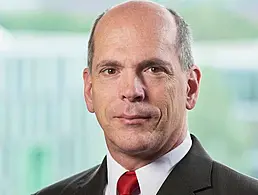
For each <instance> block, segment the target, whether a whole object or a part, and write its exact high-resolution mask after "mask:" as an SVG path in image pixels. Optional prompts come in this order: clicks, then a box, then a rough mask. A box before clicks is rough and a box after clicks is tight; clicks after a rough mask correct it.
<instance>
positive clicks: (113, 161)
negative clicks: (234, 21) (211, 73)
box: [37, 1, 258, 195]
mask: <svg viewBox="0 0 258 195" xmlns="http://www.w3.org/2000/svg"><path fill="white" fill-rule="evenodd" d="M88 52H89V53H88V66H89V67H88V68H86V69H85V70H84V73H83V78H84V84H85V87H84V92H85V93H84V95H85V100H86V104H87V108H88V110H89V111H90V112H92V113H95V114H96V117H97V119H98V122H99V124H100V125H101V127H102V129H103V131H104V136H105V140H106V144H107V147H108V154H107V157H105V158H104V160H103V162H102V164H101V165H99V166H96V167H94V168H92V169H90V170H87V171H85V172H83V173H79V174H77V175H75V176H73V177H71V178H68V179H66V180H63V181H61V182H59V183H57V184H54V185H52V186H50V187H47V188H45V189H43V190H42V191H40V192H38V193H37V194H38V195H101V194H105V195H116V194H120V195H125V194H126V195H129V194H130V195H135V194H141V195H154V194H158V195H170V194H176V195H190V194H191V195H193V194H198V195H212V194H213V195H230V194H232V195H236V194H238V195H247V194H248V195H255V194H258V181H257V180H255V179H252V178H249V177H247V176H244V175H241V174H240V173H237V172H235V171H233V170H231V169H229V168H228V167H226V166H224V165H221V164H219V163H217V162H215V161H213V160H212V159H211V158H210V157H209V156H208V154H207V153H206V152H205V150H204V149H203V148H202V146H201V145H200V143H199V141H198V140H197V138H196V137H194V136H193V135H190V133H189V132H188V127H187V110H191V109H193V108H194V106H195V104H196V101H197V98H198V92H199V88H200V78H201V72H200V69H199V67H198V66H196V65H195V64H194V62H193V58H192V53H191V45H190V33H189V29H188V26H187V24H186V23H185V22H184V20H183V19H182V18H181V17H179V16H178V14H177V13H176V12H174V11H172V10H168V9H166V8H164V7H162V6H160V5H158V4H155V3H152V2H146V1H130V2H126V3H123V4H120V5H118V6H115V7H113V8H112V9H110V10H109V11H107V12H105V13H104V14H102V15H101V16H100V17H99V18H98V19H97V20H96V22H95V24H94V27H93V30H92V34H91V37H90V40H89V50H88Z"/></svg>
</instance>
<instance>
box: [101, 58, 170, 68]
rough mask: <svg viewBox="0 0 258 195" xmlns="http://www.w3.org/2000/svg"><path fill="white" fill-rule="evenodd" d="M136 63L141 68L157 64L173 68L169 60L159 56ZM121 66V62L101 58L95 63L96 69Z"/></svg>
mask: <svg viewBox="0 0 258 195" xmlns="http://www.w3.org/2000/svg"><path fill="white" fill-rule="evenodd" d="M137 65H138V66H139V67H141V68H146V67H149V66H153V65H158V66H166V67H168V68H169V69H173V67H172V65H171V63H170V62H168V61H164V60H161V59H159V58H149V59H146V60H143V61H141V62H139V63H138V64H137ZM121 66H122V64H121V63H120V62H119V61H117V60H103V61H101V62H99V63H98V64H97V66H96V69H97V70H98V69H99V68H101V67H121Z"/></svg>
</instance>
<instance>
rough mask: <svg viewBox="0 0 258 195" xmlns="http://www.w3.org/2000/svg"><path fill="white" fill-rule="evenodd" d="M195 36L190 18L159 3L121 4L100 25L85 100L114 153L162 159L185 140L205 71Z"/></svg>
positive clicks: (93, 37) (87, 73) (91, 48)
mask: <svg viewBox="0 0 258 195" xmlns="http://www.w3.org/2000/svg"><path fill="white" fill-rule="evenodd" d="M189 39H190V35H189V30H188V27H187V25H186V23H185V22H184V21H183V19H182V18H180V17H179V16H178V15H177V14H176V13H175V12H174V11H172V10H170V11H168V10H167V9H166V8H164V7H161V6H160V5H158V4H155V3H151V2H145V1H131V2H126V3H123V4H120V5H118V6H116V7H113V8H112V9H110V10H109V11H107V12H106V13H105V14H103V15H102V16H101V17H100V18H99V19H98V20H97V22H96V23H95V27H94V28H93V31H92V35H91V39H90V41H89V56H88V63H89V68H86V69H85V70H84V82H85V100H86V103H87V107H88V110H89V111H90V112H95V114H96V116H97V119H98V121H99V123H100V125H101V127H102V128H103V130H104V134H105V139H106V142H107V146H108V148H109V151H110V152H111V154H112V155H113V157H114V158H116V159H118V158H122V157H121V156H123V155H124V156H131V157H135V158H141V159H145V160H146V159H155V158H157V157H159V156H160V155H162V154H164V153H166V152H168V151H169V150H170V149H172V148H173V147H176V146H177V145H178V144H180V143H181V142H182V140H183V139H184V136H185V134H186V130H187V124H186V115H187V114H186V110H187V109H192V108H193V107H194V106H195V103H196V100H197V97H198V90H199V81H200V76H201V73H200V71H199V68H198V67H197V66H195V65H194V64H193V59H192V54H191V47H190V40H189ZM120 160H121V159H120Z"/></svg>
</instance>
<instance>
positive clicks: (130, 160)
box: [109, 130, 187, 171]
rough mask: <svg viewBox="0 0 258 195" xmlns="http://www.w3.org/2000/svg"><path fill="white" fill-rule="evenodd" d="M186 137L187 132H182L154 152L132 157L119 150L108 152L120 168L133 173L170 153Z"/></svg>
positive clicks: (141, 153)
mask: <svg viewBox="0 0 258 195" xmlns="http://www.w3.org/2000/svg"><path fill="white" fill-rule="evenodd" d="M186 135H187V130H185V131H182V133H180V134H179V135H178V136H177V138H176V139H175V138H174V139H169V140H168V141H167V144H165V145H164V146H163V147H161V148H160V149H159V150H157V151H156V152H153V150H150V151H149V152H145V151H144V152H140V153H137V154H133V155H132V154H128V153H125V152H122V151H119V150H111V149H110V148H109V152H110V154H111V156H112V157H113V159H114V160H115V161H116V162H117V163H119V164H120V165H121V166H122V167H124V168H125V169H127V170H130V171H134V170H137V169H139V168H141V167H144V166H146V165H148V164H150V163H152V162H154V161H155V160H156V159H158V158H160V157H161V156H163V155H165V154H166V153H168V152H170V151H171V150H173V149H174V148H176V147H177V146H179V145H180V144H181V143H182V142H183V141H184V139H185V137H186Z"/></svg>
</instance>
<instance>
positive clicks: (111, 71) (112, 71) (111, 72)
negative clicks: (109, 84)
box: [101, 68, 117, 75]
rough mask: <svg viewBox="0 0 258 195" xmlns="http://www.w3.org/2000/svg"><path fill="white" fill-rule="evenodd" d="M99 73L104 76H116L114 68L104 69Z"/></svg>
mask: <svg viewBox="0 0 258 195" xmlns="http://www.w3.org/2000/svg"><path fill="white" fill-rule="evenodd" d="M101 72H103V73H104V74H107V75H112V74H116V73H117V70H116V69H115V68H106V69H104V70H102V71H101Z"/></svg>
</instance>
